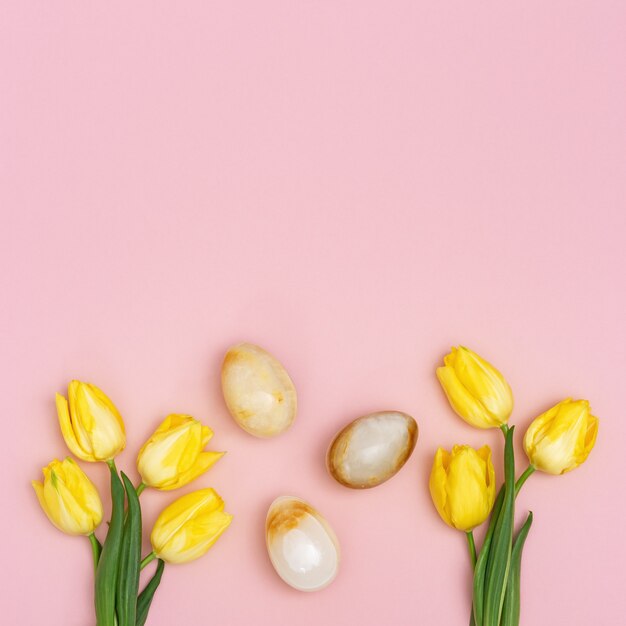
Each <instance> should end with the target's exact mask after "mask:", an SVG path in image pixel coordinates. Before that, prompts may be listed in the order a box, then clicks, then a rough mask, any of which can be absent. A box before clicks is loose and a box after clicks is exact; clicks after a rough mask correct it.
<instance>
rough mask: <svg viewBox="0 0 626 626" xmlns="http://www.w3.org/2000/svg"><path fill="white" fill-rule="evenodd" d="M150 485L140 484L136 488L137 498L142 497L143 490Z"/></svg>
mask: <svg viewBox="0 0 626 626" xmlns="http://www.w3.org/2000/svg"><path fill="white" fill-rule="evenodd" d="M147 486H148V485H146V483H144V482H143V481H142V482H140V483H139V484H138V485H137V486H136V487H135V491H136V492H137V496H140V495H141V494H142V493H143V490H144V489H145V488H146V487H147Z"/></svg>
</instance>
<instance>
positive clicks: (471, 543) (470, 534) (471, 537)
mask: <svg viewBox="0 0 626 626" xmlns="http://www.w3.org/2000/svg"><path fill="white" fill-rule="evenodd" d="M465 535H466V537H467V545H468V546H469V551H470V557H471V558H472V570H474V568H475V567H476V544H475V543H474V531H473V530H468V531H467V532H466V533H465Z"/></svg>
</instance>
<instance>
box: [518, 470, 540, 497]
mask: <svg viewBox="0 0 626 626" xmlns="http://www.w3.org/2000/svg"><path fill="white" fill-rule="evenodd" d="M536 469H537V468H536V467H535V466H534V465H533V464H532V463H531V464H530V465H529V466H528V467H527V468H526V469H525V470H524V473H523V474H522V475H521V476H520V477H519V478H518V479H517V482H516V483H515V495H516V496H517V494H518V493H519V492H520V489H521V488H522V486H523V485H524V483H525V482H526V481H527V480H528V479H529V477H530V476H531V475H532V474H533V473H534V471H535V470H536Z"/></svg>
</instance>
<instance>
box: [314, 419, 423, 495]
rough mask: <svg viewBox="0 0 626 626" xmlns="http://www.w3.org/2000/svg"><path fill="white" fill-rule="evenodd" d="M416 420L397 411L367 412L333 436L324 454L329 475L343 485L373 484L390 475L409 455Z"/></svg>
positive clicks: (395, 471)
mask: <svg viewBox="0 0 626 626" xmlns="http://www.w3.org/2000/svg"><path fill="white" fill-rule="evenodd" d="M417 433H418V428H417V423H416V421H415V420H414V419H413V418H412V417H411V416H410V415H407V414H406V413H401V412H400V411H380V412H378V413H370V414H369V415H364V416H363V417H359V418H358V419H356V420H354V421H353V422H350V423H349V424H348V425H347V426H346V427H345V428H343V429H342V430H340V431H339V433H338V434H337V435H336V436H335V438H334V439H333V441H332V443H331V444H330V447H329V448H328V453H327V455H326V466H327V468H328V471H329V473H330V474H331V476H332V477H333V478H335V479H336V480H337V481H338V482H340V483H341V484H342V485H345V486H346V487H351V488H353V489H366V488H368V487H376V485H380V484H381V483H383V482H385V481H386V480H389V478H391V477H392V476H394V475H395V474H396V473H397V472H398V471H399V470H400V469H401V468H402V466H403V465H404V464H405V463H406V462H407V460H408V458H409V457H410V456H411V453H412V452H413V449H414V448H415V443H416V442H417Z"/></svg>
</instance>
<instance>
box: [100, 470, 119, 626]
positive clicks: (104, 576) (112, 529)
mask: <svg viewBox="0 0 626 626" xmlns="http://www.w3.org/2000/svg"><path fill="white" fill-rule="evenodd" d="M109 469H110V470H111V501H112V503H113V508H112V510H111V522H110V523H109V530H108V532H107V536H106V539H105V541H104V544H103V546H102V553H101V555H100V560H99V561H98V567H97V569H96V588H95V603H96V623H97V626H115V623H116V617H115V589H116V585H117V573H118V564H119V556H120V548H121V544H122V535H123V531H124V486H123V485H122V481H121V480H120V477H119V476H118V474H117V469H116V467H115V463H114V462H113V461H111V462H110V464H109Z"/></svg>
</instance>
